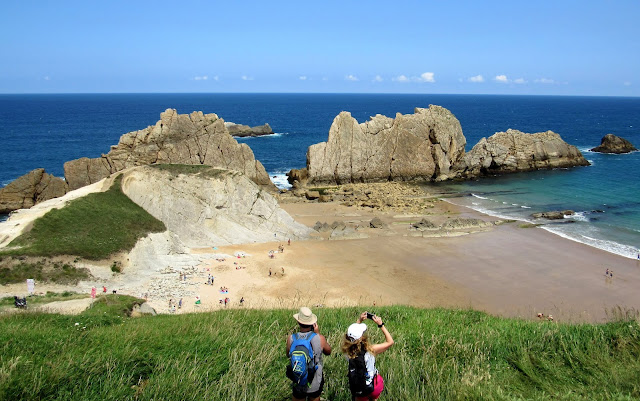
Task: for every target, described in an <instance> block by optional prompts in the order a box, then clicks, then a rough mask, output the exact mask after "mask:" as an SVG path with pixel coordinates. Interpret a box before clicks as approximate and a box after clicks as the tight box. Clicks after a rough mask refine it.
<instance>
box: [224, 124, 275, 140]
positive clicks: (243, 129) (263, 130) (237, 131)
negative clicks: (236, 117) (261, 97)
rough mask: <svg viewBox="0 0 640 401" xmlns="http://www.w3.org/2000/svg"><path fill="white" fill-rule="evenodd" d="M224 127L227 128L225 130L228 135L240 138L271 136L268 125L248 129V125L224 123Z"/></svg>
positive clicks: (271, 131)
mask: <svg viewBox="0 0 640 401" xmlns="http://www.w3.org/2000/svg"><path fill="white" fill-rule="evenodd" d="M224 125H225V127H227V130H228V131H229V134H231V136H237V137H240V138H242V137H246V136H262V135H271V134H273V130H272V129H271V126H270V125H269V124H264V125H258V126H255V127H249V126H248V125H242V124H234V123H230V122H225V123H224Z"/></svg>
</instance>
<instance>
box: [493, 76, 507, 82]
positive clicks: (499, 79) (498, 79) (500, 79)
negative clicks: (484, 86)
mask: <svg viewBox="0 0 640 401" xmlns="http://www.w3.org/2000/svg"><path fill="white" fill-rule="evenodd" d="M494 80H495V81H496V82H501V83H503V84H506V83H507V82H509V79H508V78H507V76H506V75H496V77H495V78H494Z"/></svg>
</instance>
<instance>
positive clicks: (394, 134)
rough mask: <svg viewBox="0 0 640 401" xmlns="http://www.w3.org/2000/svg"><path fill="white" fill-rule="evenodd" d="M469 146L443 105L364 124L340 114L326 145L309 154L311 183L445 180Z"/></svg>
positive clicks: (455, 121)
mask: <svg viewBox="0 0 640 401" xmlns="http://www.w3.org/2000/svg"><path fill="white" fill-rule="evenodd" d="M465 144H466V140H465V138H464V135H462V128H461V127H460V122H459V121H458V119H457V118H456V117H455V116H454V115H453V114H452V113H451V112H450V111H449V110H447V109H445V108H443V107H440V106H433V105H431V106H429V108H428V109H421V108H416V109H415V114H408V115H402V114H397V115H396V118H395V119H393V118H389V117H385V116H382V115H376V116H375V117H372V118H371V119H370V120H369V121H367V122H365V123H362V124H358V122H357V121H356V120H355V119H354V118H353V117H351V114H350V113H348V112H342V113H340V114H339V115H338V116H337V117H336V118H335V119H334V120H333V124H332V125H331V128H330V130H329V138H328V140H327V142H322V143H318V144H315V145H312V146H310V147H309V149H308V151H307V173H308V183H309V184H312V183H335V184H344V183H350V182H379V181H394V180H395V181H406V180H428V181H432V180H434V181H440V180H445V179H447V178H449V175H450V168H451V166H452V165H453V164H454V163H456V162H457V161H458V160H459V159H461V158H462V156H463V155H464V147H465Z"/></svg>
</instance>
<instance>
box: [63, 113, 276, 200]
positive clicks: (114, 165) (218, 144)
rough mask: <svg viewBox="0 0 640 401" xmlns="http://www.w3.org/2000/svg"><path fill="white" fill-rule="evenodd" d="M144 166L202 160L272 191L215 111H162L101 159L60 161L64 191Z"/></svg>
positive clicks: (249, 154) (244, 147)
mask: <svg viewBox="0 0 640 401" xmlns="http://www.w3.org/2000/svg"><path fill="white" fill-rule="evenodd" d="M148 164H202V165H208V166H213V167H217V168H224V169H228V170H234V171H239V172H241V173H243V174H245V175H246V176H247V177H249V178H250V179H251V180H253V181H254V182H255V183H256V184H258V185H262V186H264V187H267V188H270V189H273V190H275V186H274V185H273V183H272V182H271V180H270V179H269V176H268V174H267V172H266V171H265V169H264V167H263V166H262V164H261V163H260V162H259V161H257V160H256V159H255V158H254V155H253V152H252V151H251V149H250V148H249V146H247V145H246V144H239V143H238V142H237V141H236V140H235V139H234V138H233V137H232V136H231V135H229V131H228V130H227V128H226V127H225V124H224V120H222V119H221V118H219V117H218V116H217V115H215V114H203V113H202V112H193V113H191V114H178V112H177V111H176V110H174V109H167V110H166V111H165V112H163V113H161V114H160V120H159V121H158V122H157V123H156V124H155V125H154V126H149V127H147V128H145V129H143V130H140V131H134V132H129V133H127V134H124V135H123V136H122V137H120V141H119V143H118V144H117V145H115V146H112V147H111V150H110V151H109V153H107V154H106V155H102V157H100V158H96V159H88V158H86V157H84V158H81V159H77V160H72V161H69V162H66V163H65V164H64V173H65V177H66V180H67V183H68V184H69V189H70V190H73V189H77V188H80V187H83V186H85V185H89V184H92V183H94V182H97V181H99V180H101V179H102V178H105V177H108V176H109V175H111V174H113V173H116V172H118V171H121V170H124V169H126V168H129V167H135V166H143V165H148Z"/></svg>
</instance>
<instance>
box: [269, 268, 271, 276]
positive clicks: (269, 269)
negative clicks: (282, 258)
mask: <svg viewBox="0 0 640 401" xmlns="http://www.w3.org/2000/svg"><path fill="white" fill-rule="evenodd" d="M269 277H271V268H269Z"/></svg>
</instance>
